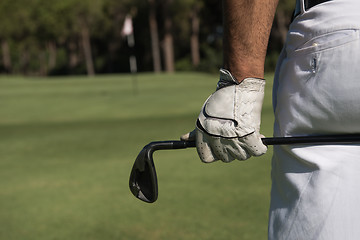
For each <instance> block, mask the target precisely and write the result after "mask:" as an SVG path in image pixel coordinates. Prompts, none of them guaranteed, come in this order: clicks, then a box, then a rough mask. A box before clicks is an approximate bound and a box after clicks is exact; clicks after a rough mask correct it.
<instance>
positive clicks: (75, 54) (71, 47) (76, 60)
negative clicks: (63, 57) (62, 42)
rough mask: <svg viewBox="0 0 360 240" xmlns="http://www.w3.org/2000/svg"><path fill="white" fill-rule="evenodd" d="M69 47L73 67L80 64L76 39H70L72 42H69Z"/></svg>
mask: <svg viewBox="0 0 360 240" xmlns="http://www.w3.org/2000/svg"><path fill="white" fill-rule="evenodd" d="M68 48H69V68H70V69H73V68H75V67H76V66H77V65H78V64H79V56H78V51H77V45H76V43H75V41H74V40H70V42H69V43H68Z"/></svg>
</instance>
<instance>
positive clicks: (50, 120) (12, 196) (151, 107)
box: [0, 73, 273, 240]
mask: <svg viewBox="0 0 360 240" xmlns="http://www.w3.org/2000/svg"><path fill="white" fill-rule="evenodd" d="M217 76H218V75H209V74H200V73H181V74H174V75H170V74H159V75H151V74H139V75H137V78H136V79H135V78H133V76H131V75H109V76H99V77H94V78H86V77H69V78H62V77H52V78H22V77H5V76H4V77H0V98H1V101H0V114H1V119H0V131H1V134H0V155H1V157H0V189H1V191H0V206H1V211H0V225H1V228H0V239H12V240H20V239H28V240H33V239H34V240H35V239H36V240H42V239H46V240H48V239H77V240H81V239H86V240H89V239H92V240H95V239H99V240H100V239H101V240H103V239H106V240H111V239H122V240H127V239H129V240H130V239H131V240H137V239H138V240H143V239H148V240H152V239H153V240H155V239H156V240H157V239H173V240H177V239H179V240H183V239H187V240H191V239H194V240H195V239H196V240H197V239H204V240H206V239H219V240H221V239H224V240H229V239H243V240H246V239H249V240H252V239H266V232H267V214H268V206H269V192H270V158H271V148H270V149H269V152H268V153H267V154H266V155H264V156H262V157H260V158H254V159H251V160H249V161H246V162H238V161H235V162H232V163H230V164H224V163H213V164H209V165H207V164H203V163H201V162H200V160H199V159H198V157H197V154H196V151H195V150H194V149H188V150H174V151H161V152H156V153H155V155H154V158H155V164H156V167H157V173H158V180H159V199H158V201H157V202H156V203H154V204H145V203H143V202H140V201H139V200H137V199H135V198H134V197H133V196H132V195H131V193H130V191H129V189H128V177H129V174H130V170H131V167H132V164H133V162H134V160H135V158H136V156H137V154H138V153H139V151H140V150H141V148H142V147H143V146H144V145H145V144H147V143H148V142H150V141H154V140H165V139H177V138H178V136H180V135H181V134H183V133H184V132H186V131H188V130H191V129H192V128H193V127H194V123H195V119H196V117H197V115H198V111H199V108H200V107H201V105H202V103H203V101H204V100H205V99H206V98H207V96H208V95H209V94H210V93H211V92H212V91H213V90H214V88H215V85H216V82H217ZM270 78H271V76H268V77H267V79H270ZM134 81H137V87H138V88H137V89H135V88H134V86H136V85H135V84H133V83H134ZM134 90H136V91H134ZM270 92H271V81H269V83H268V85H267V88H266V98H265V102H264V108H263V116H262V117H263V121H262V132H263V134H264V135H266V136H270V135H271V133H272V123H273V118H272V110H271V102H270V95H269V93H270Z"/></svg>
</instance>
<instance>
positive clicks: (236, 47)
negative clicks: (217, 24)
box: [223, 0, 278, 81]
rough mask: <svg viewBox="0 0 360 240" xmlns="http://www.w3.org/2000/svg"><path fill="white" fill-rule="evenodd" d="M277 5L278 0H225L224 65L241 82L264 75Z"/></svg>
mask: <svg viewBox="0 0 360 240" xmlns="http://www.w3.org/2000/svg"><path fill="white" fill-rule="evenodd" d="M277 4H278V0H223V25H224V39H223V46H224V47H223V54H224V59H223V67H224V68H225V69H227V70H229V71H230V72H231V73H232V75H233V76H234V77H235V78H236V79H237V80H238V81H242V80H243V79H244V78H246V77H256V78H264V64H265V56H266V50H267V45H268V40H269V35H270V30H271V26H272V22H273V19H274V15H275V11H276V7H277Z"/></svg>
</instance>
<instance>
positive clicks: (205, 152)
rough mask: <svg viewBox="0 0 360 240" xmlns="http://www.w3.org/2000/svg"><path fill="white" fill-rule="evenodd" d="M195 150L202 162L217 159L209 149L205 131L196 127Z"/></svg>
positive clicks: (210, 161)
mask: <svg viewBox="0 0 360 240" xmlns="http://www.w3.org/2000/svg"><path fill="white" fill-rule="evenodd" d="M195 135H196V150H197V152H198V155H199V157H200V159H201V161H202V162H204V163H212V162H215V161H217V160H218V158H217V157H216V156H215V155H214V154H213V152H212V151H211V147H210V145H209V139H208V136H207V134H206V133H203V132H202V131H201V130H199V129H196V134H195Z"/></svg>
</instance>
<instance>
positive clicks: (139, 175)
mask: <svg viewBox="0 0 360 240" xmlns="http://www.w3.org/2000/svg"><path fill="white" fill-rule="evenodd" d="M262 142H263V143H264V144H265V145H289V144H310V143H312V144H329V143H337V144H340V143H354V142H360V134H349V135H327V136H303V137H301V136H300V137H275V138H262ZM195 146H196V144H195V142H193V141H157V142H151V143H149V144H147V145H146V146H145V147H144V148H143V149H142V150H141V152H140V153H139V155H138V156H137V158H136V160H135V163H134V165H133V168H132V170H131V174H130V180H129V187H130V190H131V192H132V194H133V195H134V196H135V197H137V198H138V199H140V200H142V201H144V202H147V203H153V202H155V201H156V200H157V198H158V183H157V176H156V171H155V165H154V161H153V153H154V152H155V151H156V150H165V149H185V148H190V147H195Z"/></svg>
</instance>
